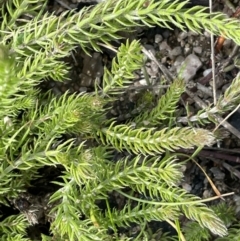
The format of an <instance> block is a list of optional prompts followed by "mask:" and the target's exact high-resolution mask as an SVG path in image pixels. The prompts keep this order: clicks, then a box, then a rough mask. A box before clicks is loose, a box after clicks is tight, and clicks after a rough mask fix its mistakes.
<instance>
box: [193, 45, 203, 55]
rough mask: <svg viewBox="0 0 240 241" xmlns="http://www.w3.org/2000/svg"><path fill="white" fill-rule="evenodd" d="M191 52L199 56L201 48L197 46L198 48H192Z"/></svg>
mask: <svg viewBox="0 0 240 241" xmlns="http://www.w3.org/2000/svg"><path fill="white" fill-rule="evenodd" d="M193 51H194V52H195V53H197V54H201V53H202V47H200V46H198V47H194V48H193Z"/></svg>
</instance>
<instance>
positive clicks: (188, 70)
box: [177, 54, 202, 81]
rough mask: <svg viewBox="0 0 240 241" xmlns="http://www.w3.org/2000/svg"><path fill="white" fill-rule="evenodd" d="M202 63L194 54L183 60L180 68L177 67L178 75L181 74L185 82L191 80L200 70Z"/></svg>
mask: <svg viewBox="0 0 240 241" xmlns="http://www.w3.org/2000/svg"><path fill="white" fill-rule="evenodd" d="M201 66H202V62H201V61H200V59H199V58H198V56H196V55H195V54H190V55H188V56H187V58H186V59H185V60H184V62H183V63H182V65H181V66H179V67H178V69H177V70H178V73H181V76H182V78H184V79H185V80H186V81H189V80H191V79H192V78H193V77H194V76H195V74H196V72H197V71H198V70H199V68H201Z"/></svg>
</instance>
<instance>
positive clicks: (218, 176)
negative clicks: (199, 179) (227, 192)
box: [210, 167, 225, 180]
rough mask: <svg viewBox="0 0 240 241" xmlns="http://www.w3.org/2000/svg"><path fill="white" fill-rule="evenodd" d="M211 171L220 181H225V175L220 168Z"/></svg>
mask: <svg viewBox="0 0 240 241" xmlns="http://www.w3.org/2000/svg"><path fill="white" fill-rule="evenodd" d="M210 171H211V172H212V173H213V175H214V177H215V178H216V179H218V180H223V179H224V177H225V173H223V172H222V171H221V170H220V169H219V168H218V167H212V168H210Z"/></svg>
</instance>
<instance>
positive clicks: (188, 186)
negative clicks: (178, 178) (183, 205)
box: [182, 183, 192, 192]
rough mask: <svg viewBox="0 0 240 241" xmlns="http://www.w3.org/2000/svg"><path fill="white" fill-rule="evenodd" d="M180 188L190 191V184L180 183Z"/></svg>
mask: <svg viewBox="0 0 240 241" xmlns="http://www.w3.org/2000/svg"><path fill="white" fill-rule="evenodd" d="M182 188H183V189H184V190H186V191H187V192H191V191H192V186H191V185H189V184H188V183H182Z"/></svg>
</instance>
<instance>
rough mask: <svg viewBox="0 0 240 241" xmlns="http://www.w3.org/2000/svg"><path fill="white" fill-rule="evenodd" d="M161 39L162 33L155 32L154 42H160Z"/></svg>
mask: <svg viewBox="0 0 240 241" xmlns="http://www.w3.org/2000/svg"><path fill="white" fill-rule="evenodd" d="M162 40H163V37H162V35H161V34H156V35H155V40H154V41H155V43H157V44H158V43H160V42H162Z"/></svg>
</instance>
